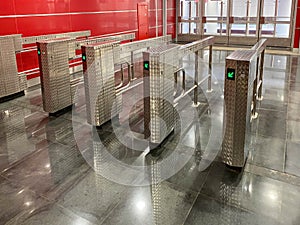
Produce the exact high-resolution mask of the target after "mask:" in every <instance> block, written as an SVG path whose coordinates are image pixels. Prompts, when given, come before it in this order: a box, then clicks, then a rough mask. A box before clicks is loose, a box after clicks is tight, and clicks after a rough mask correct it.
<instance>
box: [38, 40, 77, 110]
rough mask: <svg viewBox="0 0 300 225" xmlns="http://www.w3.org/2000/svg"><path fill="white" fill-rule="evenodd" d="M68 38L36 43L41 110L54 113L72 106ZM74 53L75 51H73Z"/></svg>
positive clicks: (70, 42)
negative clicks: (41, 97)
mask: <svg viewBox="0 0 300 225" xmlns="http://www.w3.org/2000/svg"><path fill="white" fill-rule="evenodd" d="M70 44H74V42H73V41H72V40H71V39H69V38H61V39H55V40H49V41H41V42H38V43H37V45H38V48H39V50H40V52H41V54H40V55H39V64H40V73H41V87H42V96H43V108H44V110H45V111H46V112H49V113H55V112H57V111H59V110H61V109H64V108H66V107H68V106H70V105H72V97H71V86H70V73H69V56H70V50H69V49H70ZM74 52H75V51H74Z"/></svg>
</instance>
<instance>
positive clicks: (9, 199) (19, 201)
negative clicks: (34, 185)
mask: <svg viewBox="0 0 300 225" xmlns="http://www.w3.org/2000/svg"><path fill="white" fill-rule="evenodd" d="M45 202H46V201H45V200H43V199H41V198H40V197H39V196H37V195H36V194H35V193H34V192H32V191H30V190H28V188H24V187H22V186H20V185H18V184H16V183H15V182H10V181H8V180H7V179H4V178H3V177H0V208H1V210H0V224H1V225H2V224H6V222H7V221H9V220H11V219H12V218H14V217H15V216H17V215H18V214H19V213H21V212H23V211H24V212H31V211H32V210H35V209H36V208H39V207H40V205H41V204H44V203H45Z"/></svg>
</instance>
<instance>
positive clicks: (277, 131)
mask: <svg viewBox="0 0 300 225" xmlns="http://www.w3.org/2000/svg"><path fill="white" fill-rule="evenodd" d="M257 120H258V127H257V131H255V130H254V131H252V132H257V133H258V135H261V136H264V137H275V138H280V139H285V138H286V129H287V128H286V113H284V112H279V111H272V110H263V109H260V110H259V111H258V118H257Z"/></svg>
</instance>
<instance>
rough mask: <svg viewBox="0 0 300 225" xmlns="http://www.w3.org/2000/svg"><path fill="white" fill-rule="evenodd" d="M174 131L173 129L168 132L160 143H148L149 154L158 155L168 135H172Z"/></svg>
mask: <svg viewBox="0 0 300 225" xmlns="http://www.w3.org/2000/svg"><path fill="white" fill-rule="evenodd" d="M174 133H175V131H174V129H173V130H172V131H171V132H170V133H169V135H168V136H167V137H165V139H164V140H163V141H162V142H161V143H159V144H158V143H152V142H150V143H149V147H150V154H151V155H152V156H158V155H160V154H161V153H162V151H163V150H164V148H163V145H164V144H165V143H166V142H167V141H168V139H169V137H170V136H172V135H174Z"/></svg>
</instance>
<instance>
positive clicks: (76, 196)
mask: <svg viewBox="0 0 300 225" xmlns="http://www.w3.org/2000/svg"><path fill="white" fill-rule="evenodd" d="M127 189H128V187H127V186H124V185H120V184H117V183H114V182H112V181H109V180H107V179H105V178H104V177H102V176H101V175H97V174H96V173H95V172H94V171H90V172H89V174H88V175H87V176H86V177H85V178H84V179H83V180H82V181H81V182H80V183H78V184H77V185H76V186H75V187H74V188H72V189H71V190H70V191H68V192H67V193H65V195H64V196H63V197H62V198H61V199H60V200H59V201H58V204H59V205H61V206H63V207H64V208H67V209H68V210H70V211H72V212H73V213H74V214H76V215H78V216H80V217H83V218H85V219H87V220H89V221H91V222H92V223H95V224H101V223H102V222H103V221H104V219H105V217H106V216H107V215H108V214H109V213H110V212H111V211H112V210H113V209H114V208H115V207H116V205H117V204H118V203H119V201H120V200H121V199H122V198H124V197H125V196H127V193H125V190H127Z"/></svg>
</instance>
